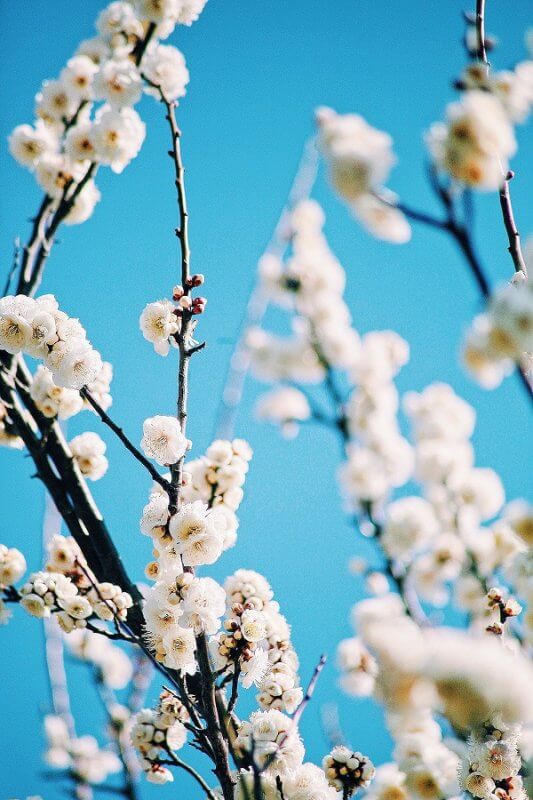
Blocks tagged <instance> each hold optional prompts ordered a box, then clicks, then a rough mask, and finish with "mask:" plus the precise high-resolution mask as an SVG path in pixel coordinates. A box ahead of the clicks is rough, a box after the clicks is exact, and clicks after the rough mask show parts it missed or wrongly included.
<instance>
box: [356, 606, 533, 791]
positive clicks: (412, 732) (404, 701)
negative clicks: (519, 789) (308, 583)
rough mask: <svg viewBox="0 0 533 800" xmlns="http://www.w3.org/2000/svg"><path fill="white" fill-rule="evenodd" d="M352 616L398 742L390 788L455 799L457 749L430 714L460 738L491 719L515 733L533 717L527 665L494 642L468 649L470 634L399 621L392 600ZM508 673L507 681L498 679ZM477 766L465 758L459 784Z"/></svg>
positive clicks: (482, 639)
mask: <svg viewBox="0 0 533 800" xmlns="http://www.w3.org/2000/svg"><path fill="white" fill-rule="evenodd" d="M355 617H356V620H355V621H356V624H357V627H358V630H359V634H360V636H361V637H362V640H363V644H364V646H365V647H367V648H369V649H370V650H371V651H372V654H373V656H374V658H375V659H376V666H375V673H376V679H375V687H374V694H375V696H376V697H377V698H379V699H381V700H382V701H383V702H384V703H385V706H386V711H387V719H388V724H389V727H390V729H391V732H392V733H393V735H394V738H395V740H396V747H395V751H394V755H395V759H396V762H397V766H398V770H399V772H395V773H394V781H395V782H397V783H399V784H400V786H401V787H403V789H402V791H406V792H407V793H408V796H413V797H415V798H434V800H438V798H440V797H450V796H452V795H456V794H457V793H458V787H457V767H458V758H457V756H456V755H455V752H457V751H460V749H461V748H460V745H454V744H453V741H452V742H445V741H443V739H442V734H441V731H440V726H439V725H438V724H437V722H436V720H435V719H434V714H435V713H442V714H444V715H445V717H446V718H447V719H448V720H449V721H450V723H451V725H452V726H453V728H454V730H456V731H459V732H461V731H462V732H464V731H471V730H474V731H476V730H481V729H486V728H487V725H488V721H490V720H495V719H499V720H500V723H499V726H500V728H501V726H502V725H505V726H516V724H517V723H518V721H519V720H524V721H525V722H526V723H527V721H528V720H529V719H530V718H531V715H532V714H533V694H532V692H531V685H530V682H531V675H532V673H531V666H530V664H529V663H528V661H527V659H526V658H525V657H524V656H522V655H520V654H519V653H512V652H510V651H509V650H506V649H505V648H503V647H502V646H501V640H500V639H494V638H492V639H491V638H487V637H486V636H483V634H481V633H480V634H478V635H477V638H476V639H475V641H474V644H472V634H465V633H464V632H459V631H452V630H451V629H446V628H439V629H433V630H429V631H422V630H421V629H420V628H418V627H417V625H416V624H415V623H414V622H413V621H412V620H410V619H409V618H408V617H407V616H406V615H405V613H404V611H403V609H402V607H401V602H399V600H398V597H397V596H396V595H388V596H384V597H380V598H373V599H370V600H365V601H362V602H361V603H359V604H358V606H356V614H355ZM472 647H474V651H475V655H474V653H473V651H472ZM509 674H512V675H513V680H512V681H502V680H501V676H502V675H509ZM493 727H495V726H493ZM505 729H506V728H504V730H505ZM490 738H491V737H490V736H487V739H490ZM493 738H497V737H493ZM454 751H455V752H454ZM477 761H478V758H477V757H475V756H473V757H472V758H471V761H470V762H469V763H470V764H471V765H472V767H471V769H470V767H469V768H467V769H466V773H465V775H464V776H463V780H464V781H466V780H467V776H468V774H469V770H470V771H472V772H476V771H477V770H478V769H479V764H478V763H477ZM463 772H465V771H464V770H463ZM400 773H401V774H400ZM512 774H513V773H512V772H511V771H509V773H508V774H507V775H506V776H505V777H510V776H512ZM515 774H516V773H515ZM475 781H476V778H473V779H472V786H474V784H475ZM476 796H479V797H482V796H484V795H476ZM495 796H500V795H498V794H496V795H495ZM504 796H506V795H503V794H502V795H501V797H504ZM512 796H514V795H512ZM521 796H522V795H520V794H517V797H521Z"/></svg>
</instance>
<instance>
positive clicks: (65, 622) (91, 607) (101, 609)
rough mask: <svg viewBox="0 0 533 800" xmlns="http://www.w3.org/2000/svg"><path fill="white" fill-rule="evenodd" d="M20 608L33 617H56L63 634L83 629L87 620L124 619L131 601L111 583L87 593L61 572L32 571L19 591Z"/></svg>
mask: <svg viewBox="0 0 533 800" xmlns="http://www.w3.org/2000/svg"><path fill="white" fill-rule="evenodd" d="M20 596H21V599H20V605H21V606H22V607H23V608H24V609H25V610H26V611H27V612H28V614H31V615H32V616H33V617H37V618H39V619H43V618H45V617H50V616H51V614H54V615H55V618H56V619H57V621H58V623H59V625H60V627H61V628H62V630H63V631H64V632H65V633H70V632H71V631H73V630H74V629H75V628H84V627H85V626H86V625H87V620H88V619H89V617H93V616H95V617H96V618H98V619H100V620H112V619H114V618H116V617H118V618H119V619H126V615H127V610H128V608H131V606H132V599H131V597H130V595H129V594H128V593H127V592H123V591H122V590H121V589H120V587H119V586H114V585H113V584H111V583H99V584H96V586H95V587H91V588H90V589H88V590H87V588H84V587H83V586H80V588H78V586H77V585H76V583H75V582H74V581H73V580H72V579H71V578H70V577H68V576H67V575H64V574H63V573H61V572H52V571H49V572H42V571H41V572H34V573H32V574H31V575H30V577H29V578H28V580H27V581H26V583H24V585H23V586H22V587H21V589H20Z"/></svg>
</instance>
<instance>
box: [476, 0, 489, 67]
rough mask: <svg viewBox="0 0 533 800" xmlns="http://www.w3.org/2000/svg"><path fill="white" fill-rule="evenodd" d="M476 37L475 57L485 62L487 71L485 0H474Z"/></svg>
mask: <svg viewBox="0 0 533 800" xmlns="http://www.w3.org/2000/svg"><path fill="white" fill-rule="evenodd" d="M476 38H477V54H476V55H477V58H478V60H479V61H481V63H482V64H485V66H486V69H487V72H488V70H489V62H488V60H487V45H486V41H485V0H476Z"/></svg>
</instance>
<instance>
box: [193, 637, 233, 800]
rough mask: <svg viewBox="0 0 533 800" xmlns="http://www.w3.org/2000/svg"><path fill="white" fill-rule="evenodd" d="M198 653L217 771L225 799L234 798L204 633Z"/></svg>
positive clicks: (204, 707)
mask: <svg viewBox="0 0 533 800" xmlns="http://www.w3.org/2000/svg"><path fill="white" fill-rule="evenodd" d="M196 653H197V657H198V669H199V671H200V676H201V691H202V707H203V716H204V719H205V722H206V725H207V734H208V736H209V741H210V742H211V745H212V747H213V756H214V762H215V772H216V774H217V777H218V779H219V781H220V787H221V789H222V793H223V795H224V800H232V798H233V781H232V778H231V771H230V766H229V759H228V746H227V743H226V741H225V739H224V736H223V733H222V727H221V725H220V720H219V716H218V710H217V703H216V695H215V678H214V675H213V671H212V669H211V663H210V661H209V651H208V648H207V638H206V636H205V634H204V633H201V634H200V635H199V636H197V637H196Z"/></svg>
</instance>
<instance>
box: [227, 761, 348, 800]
mask: <svg viewBox="0 0 533 800" xmlns="http://www.w3.org/2000/svg"><path fill="white" fill-rule="evenodd" d="M237 779H238V782H237V785H236V787H235V800H247V798H249V797H253V791H254V773H253V770H242V771H241V772H239V773H238V775H237ZM260 783H261V792H262V795H261V796H262V797H264V798H265V800H283V798H285V800H338V797H339V795H338V794H337V792H336V791H335V789H333V788H332V787H331V786H329V784H328V782H327V779H326V776H325V775H324V771H323V770H322V769H320V767H317V766H316V765H315V764H312V763H311V762H309V761H306V762H304V763H303V764H300V766H298V767H296V768H295V769H293V770H291V771H290V772H287V773H284V774H283V777H282V776H280V775H276V776H273V775H270V774H266V775H265V774H262V775H261V779H260Z"/></svg>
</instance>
